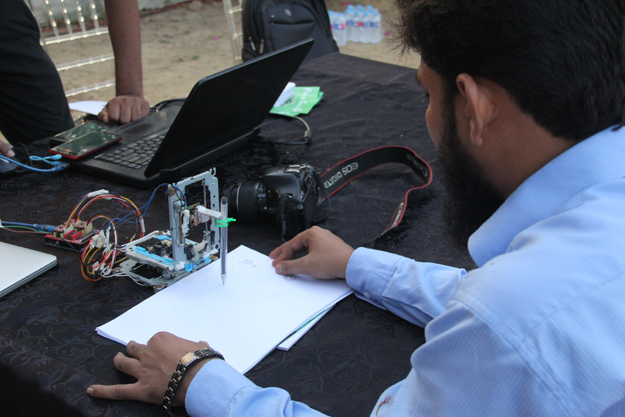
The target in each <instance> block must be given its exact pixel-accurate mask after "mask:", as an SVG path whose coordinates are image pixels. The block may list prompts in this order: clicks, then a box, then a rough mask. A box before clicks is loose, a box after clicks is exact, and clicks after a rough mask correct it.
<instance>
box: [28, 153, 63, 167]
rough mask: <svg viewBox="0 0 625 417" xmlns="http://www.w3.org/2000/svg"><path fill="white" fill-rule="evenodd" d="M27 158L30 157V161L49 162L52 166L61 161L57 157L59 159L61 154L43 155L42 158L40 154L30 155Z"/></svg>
mask: <svg viewBox="0 0 625 417" xmlns="http://www.w3.org/2000/svg"><path fill="white" fill-rule="evenodd" d="M29 158H30V160H31V161H41V162H45V163H46V164H50V165H52V166H56V165H58V164H60V163H61V161H59V159H61V158H62V156H61V155H50V156H44V157H43V158H42V157H41V156H36V155H31V156H30V157H29Z"/></svg>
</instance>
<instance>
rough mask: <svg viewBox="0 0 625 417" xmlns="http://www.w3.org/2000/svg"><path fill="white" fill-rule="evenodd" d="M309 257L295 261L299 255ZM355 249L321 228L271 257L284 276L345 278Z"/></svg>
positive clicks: (291, 241) (306, 234)
mask: <svg viewBox="0 0 625 417" xmlns="http://www.w3.org/2000/svg"><path fill="white" fill-rule="evenodd" d="M303 250H306V251H308V254H307V255H305V256H303V257H301V258H299V259H293V257H294V256H295V253H296V252H299V251H303ZM353 252H354V249H353V248H352V247H351V246H349V245H348V244H347V243H345V242H343V241H342V240H341V239H340V238H338V237H336V236H335V235H333V234H332V232H329V231H327V230H325V229H322V228H320V227H317V226H313V227H312V228H310V229H308V230H305V231H303V232H302V233H300V234H298V235H297V236H295V237H294V238H293V239H291V240H290V241H288V242H286V243H285V244H283V245H282V246H280V247H279V248H277V249H274V250H273V251H272V252H271V253H270V254H269V257H270V258H272V259H273V260H274V261H273V262H272V263H271V264H272V265H273V266H274V267H276V272H277V273H278V274H280V275H295V274H307V275H312V276H313V277H315V278H323V279H328V278H343V279H345V274H346V271H347V263H348V262H349V258H350V257H351V256H352V253H353Z"/></svg>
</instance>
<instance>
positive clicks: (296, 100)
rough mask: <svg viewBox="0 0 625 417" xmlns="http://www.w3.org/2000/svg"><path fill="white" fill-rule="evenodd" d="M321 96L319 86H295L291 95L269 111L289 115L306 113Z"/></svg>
mask: <svg viewBox="0 0 625 417" xmlns="http://www.w3.org/2000/svg"><path fill="white" fill-rule="evenodd" d="M322 98H323V93H322V92H321V89H320V88H319V87H295V91H294V95H293V97H292V98H291V99H289V100H287V101H285V102H284V103H283V104H282V105H280V106H278V107H273V108H272V109H271V110H270V111H269V113H271V114H279V115H281V116H289V117H295V116H297V115H299V114H308V113H310V111H311V110H312V108H313V107H315V106H316V105H317V103H319V102H320V101H321V99H322Z"/></svg>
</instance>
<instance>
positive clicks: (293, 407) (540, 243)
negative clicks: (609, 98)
mask: <svg viewBox="0 0 625 417" xmlns="http://www.w3.org/2000/svg"><path fill="white" fill-rule="evenodd" d="M469 251H470V253H471V256H472V257H473V259H474V260H475V262H476V264H477V265H478V268H477V269H474V270H472V271H470V272H466V271H464V270H461V269H456V268H451V267H446V266H443V265H437V264H428V263H419V262H415V261H412V260H410V259H407V258H404V257H401V256H397V255H393V254H390V253H385V252H380V251H373V250H369V249H363V248H360V249H357V250H356V251H355V252H354V254H353V255H352V257H351V258H350V260H349V265H348V268H347V282H348V283H349V285H350V286H351V287H352V288H353V289H354V290H355V291H357V292H358V293H359V294H360V295H361V296H362V297H364V298H366V299H368V300H369V301H370V302H372V303H374V304H376V305H378V306H380V307H382V308H386V309H388V310H390V311H392V312H394V313H395V314H397V315H399V316H401V317H403V318H405V319H406V320H409V321H411V322H412V323H415V324H417V325H420V326H425V336H426V342H425V344H423V345H422V346H420V347H419V348H418V349H417V350H416V351H415V352H414V353H413V355H412V358H411V363H412V370H411V372H410V373H409V374H408V376H407V377H406V379H404V380H402V381H400V382H398V383H397V384H395V385H393V386H392V387H390V388H389V389H387V390H386V391H385V392H384V393H383V394H382V396H381V397H380V399H379V400H378V403H377V404H376V406H375V408H374V409H373V410H372V413H371V415H372V416H504V415H505V416H514V415H516V416H597V415H605V416H608V415H610V416H616V415H625V129H620V130H617V131H614V130H612V129H608V130H606V131H603V132H601V133H599V134H597V135H595V136H593V137H591V138H589V139H586V140H584V141H582V142H580V143H578V144H576V145H575V146H573V147H572V148H570V149H569V150H567V151H566V152H564V153H563V154H561V155H560V156H558V157H557V158H555V159H554V160H552V161H551V162H549V163H548V164H547V165H546V166H544V167H543V168H542V169H540V170H539V171H538V172H536V173H535V174H534V175H532V176H531V177H530V178H528V179H527V180H526V181H525V182H524V183H523V184H522V185H521V186H520V187H519V188H518V189H517V190H515V191H514V193H513V194H512V195H511V196H510V197H509V198H508V199H507V200H506V201H505V203H504V204H503V205H502V206H501V207H500V208H499V210H497V212H496V213H495V214H494V215H493V216H492V217H491V218H490V219H489V220H488V221H486V222H485V223H484V224H483V225H482V227H480V228H479V229H478V230H477V231H476V232H475V233H474V234H473V235H472V236H471V238H470V240H469ZM216 348H219V347H218V346H217V347H216ZM345 401H349V398H346V399H345ZM187 411H188V412H189V413H190V414H191V415H193V416H253V415H258V416H270V415H271V416H274V415H276V416H281V415H285V416H313V415H321V414H320V413H318V412H316V411H314V410H312V409H310V408H309V407H307V406H306V405H304V404H302V403H298V402H294V401H291V400H290V397H289V395H288V393H287V392H285V391H283V390H281V389H277V388H260V387H257V386H256V385H254V384H253V383H252V382H251V381H249V380H248V379H247V378H245V377H244V376H242V375H240V374H238V373H237V372H236V371H234V370H233V369H232V368H231V367H230V366H229V365H228V364H227V363H225V362H223V361H219V360H213V361H211V362H209V363H208V364H206V365H205V366H204V367H203V368H202V370H201V371H200V372H199V373H198V375H197V376H196V378H195V379H194V380H193V382H192V383H191V386H190V388H189V391H188V393H187Z"/></svg>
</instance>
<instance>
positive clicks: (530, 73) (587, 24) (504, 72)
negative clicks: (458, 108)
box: [397, 0, 625, 141]
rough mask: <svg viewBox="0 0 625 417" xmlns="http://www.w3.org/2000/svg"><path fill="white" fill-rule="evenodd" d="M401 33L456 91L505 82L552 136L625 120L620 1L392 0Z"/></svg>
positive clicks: (586, 132) (624, 12) (575, 135)
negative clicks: (460, 80)
mask: <svg viewBox="0 0 625 417" xmlns="http://www.w3.org/2000/svg"><path fill="white" fill-rule="evenodd" d="M397 3H398V5H399V8H400V11H401V21H400V24H399V26H398V28H399V32H400V33H399V36H400V37H401V39H402V41H403V44H404V46H405V47H406V48H409V49H414V50H416V51H417V52H419V53H420V54H421V59H423V61H424V62H425V63H426V64H427V65H428V66H429V67H430V68H432V69H433V70H434V71H436V72H437V73H438V74H439V75H441V76H442V77H443V79H444V81H445V84H446V89H447V90H448V91H455V92H456V93H457V87H456V81H455V80H456V77H457V76H458V74H461V73H467V74H469V75H471V76H473V77H484V78H487V79H489V80H491V81H493V82H495V83H497V84H499V85H500V86H502V87H503V88H504V89H505V90H506V91H507V92H508V93H509V94H510V96H511V97H512V98H513V99H514V100H515V102H516V103H517V104H518V105H519V107H520V109H521V110H522V111H524V112H525V113H527V114H529V115H530V116H532V117H533V119H534V120H535V121H536V123H538V124H539V125H540V126H542V127H543V128H545V129H546V130H548V131H549V132H550V133H551V134H553V135H554V136H558V137H562V138H565V139H569V140H574V141H579V140H582V139H585V138H587V137H589V136H592V135H593V134H595V133H597V132H600V131H602V130H604V129H606V128H608V127H610V126H622V125H623V124H625V0H397Z"/></svg>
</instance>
